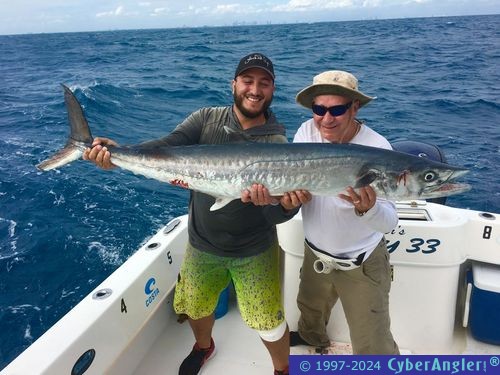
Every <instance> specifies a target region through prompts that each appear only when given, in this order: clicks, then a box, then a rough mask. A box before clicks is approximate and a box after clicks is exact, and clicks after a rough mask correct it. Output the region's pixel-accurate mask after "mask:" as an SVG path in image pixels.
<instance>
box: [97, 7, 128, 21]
mask: <svg viewBox="0 0 500 375" xmlns="http://www.w3.org/2000/svg"><path fill="white" fill-rule="evenodd" d="M123 10H124V8H123V5H119V6H118V7H117V8H116V9H115V10H112V11H109V12H100V13H97V14H96V15H95V16H96V17H97V18H101V17H116V16H121V15H123V14H124V12H123Z"/></svg>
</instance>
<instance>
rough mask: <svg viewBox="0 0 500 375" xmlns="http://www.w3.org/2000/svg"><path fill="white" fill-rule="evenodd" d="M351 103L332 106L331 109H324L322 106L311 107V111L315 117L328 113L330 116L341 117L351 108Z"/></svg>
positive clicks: (314, 105)
mask: <svg viewBox="0 0 500 375" xmlns="http://www.w3.org/2000/svg"><path fill="white" fill-rule="evenodd" d="M352 103H353V102H349V103H346V104H342V105H334V106H333V107H328V108H327V107H325V106H324V105H317V104H313V105H312V111H313V113H314V114H315V115H318V116H324V115H326V112H329V113H330V115H332V116H342V115H343V114H344V113H346V112H347V110H348V109H349V108H351V106H352Z"/></svg>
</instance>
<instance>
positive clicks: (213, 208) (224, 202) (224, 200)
mask: <svg viewBox="0 0 500 375" xmlns="http://www.w3.org/2000/svg"><path fill="white" fill-rule="evenodd" d="M234 200H235V199H234V198H216V199H215V203H214V204H213V205H212V206H211V207H210V211H217V210H219V209H221V208H222V207H224V206H226V205H227V204H229V203H230V202H232V201H234Z"/></svg>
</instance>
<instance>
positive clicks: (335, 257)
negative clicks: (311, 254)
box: [306, 238, 366, 266]
mask: <svg viewBox="0 0 500 375" xmlns="http://www.w3.org/2000/svg"><path fill="white" fill-rule="evenodd" d="M306 244H307V246H309V247H310V248H311V249H313V250H314V251H317V252H318V253H321V254H324V255H326V256H329V257H331V258H333V259H339V260H341V261H342V260H350V259H351V258H347V257H340V256H337V255H332V254H330V253H329V252H328V251H325V250H321V249H318V248H317V247H316V246H314V245H313V244H312V243H311V242H309V241H308V240H307V238H306ZM365 255H366V251H365V252H364V253H361V254H359V255H358V257H357V258H356V260H354V261H352V262H353V263H354V264H355V265H356V266H360V265H361V263H363V259H365Z"/></svg>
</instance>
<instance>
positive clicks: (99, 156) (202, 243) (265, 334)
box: [84, 53, 311, 375]
mask: <svg viewBox="0 0 500 375" xmlns="http://www.w3.org/2000/svg"><path fill="white" fill-rule="evenodd" d="M274 79H275V76H274V68H273V64H272V62H271V60H269V59H268V58H267V57H266V56H264V55H263V54H261V53H252V54H249V55H247V56H245V57H243V58H242V59H241V60H240V62H239V64H238V67H237V68H236V71H235V75H234V79H233V81H232V83H231V86H232V92H233V98H234V104H233V105H231V106H227V107H208V108H202V109H200V110H198V111H196V112H194V113H192V114H191V115H190V116H188V117H187V118H186V119H185V120H184V121H183V122H182V123H181V124H180V125H178V126H177V127H176V128H175V129H174V131H173V132H172V133H170V134H169V135H167V136H165V137H163V138H160V139H157V140H153V141H150V142H146V143H144V145H147V146H150V147H156V146H158V147H162V146H179V145H193V144H222V143H228V142H230V136H229V135H228V133H227V131H226V130H225V127H228V128H229V129H232V130H234V131H236V132H239V133H243V134H244V136H245V137H248V138H249V139H251V140H253V141H256V142H275V143H276V142H279V143H285V142H287V138H286V136H285V128H284V127H283V125H281V124H279V123H278V122H277V121H276V118H275V116H274V114H273V113H272V112H271V111H270V110H269V106H270V104H271V101H272V99H273V93H274ZM106 145H116V142H114V141H112V140H109V139H106V138H95V140H94V144H93V147H92V149H88V150H86V152H85V153H84V159H87V160H91V161H93V162H95V163H96V164H97V165H99V166H100V167H102V168H104V169H109V168H112V167H113V164H112V163H111V161H110V153H109V151H108V150H107V148H106ZM310 199H311V196H310V194H309V193H308V192H304V191H297V192H290V193H286V194H285V195H284V196H282V197H279V198H278V197H271V196H270V195H269V192H268V190H267V189H266V188H265V187H264V186H262V185H259V184H254V185H253V186H252V187H250V188H249V189H248V190H245V191H243V192H242V195H241V201H236V200H235V201H232V202H231V203H229V204H228V205H227V206H225V207H223V208H221V209H219V210H217V211H210V207H211V206H212V205H213V204H214V202H215V198H214V197H212V196H210V195H207V194H204V193H200V192H194V191H191V197H190V203H189V225H188V233H189V243H188V246H187V249H186V254H185V257H184V261H183V264H182V266H181V270H180V274H179V280H178V283H177V286H176V292H175V298H174V308H175V310H176V312H177V313H178V314H185V315H187V316H188V319H189V323H190V326H191V328H192V330H193V334H194V336H195V340H196V343H195V345H194V346H193V349H192V351H191V353H190V354H189V355H188V356H187V357H186V359H185V360H184V361H183V362H182V364H181V366H180V369H179V374H180V375H194V374H198V372H199V370H200V369H201V367H202V366H203V365H204V363H205V362H206V361H207V360H208V359H210V358H211V357H212V356H213V354H214V353H215V352H214V349H215V344H214V340H213V339H212V328H213V325H214V322H215V319H214V310H215V307H216V305H217V301H218V296H219V294H220V293H221V291H223V290H224V289H225V288H226V287H227V285H228V284H229V283H230V282H231V281H232V282H233V284H234V288H235V291H236V294H237V296H238V305H239V310H240V313H241V316H242V318H243V320H244V321H245V323H246V324H247V325H248V326H249V327H251V328H253V329H255V330H256V331H257V332H258V333H259V335H260V337H261V339H262V341H263V342H264V344H265V346H266V348H267V349H268V351H269V353H270V355H271V358H272V361H273V365H274V368H275V372H274V373H275V374H288V355H289V351H290V348H289V333H288V327H287V324H286V321H285V318H284V313H283V306H282V303H281V289H280V281H279V280H280V278H279V246H278V242H277V236H276V224H279V223H282V222H285V221H287V220H289V219H291V218H292V217H293V216H294V215H295V214H296V213H297V211H298V209H299V206H300V205H301V203H305V202H307V201H308V200H310ZM235 339H237V338H235Z"/></svg>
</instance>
